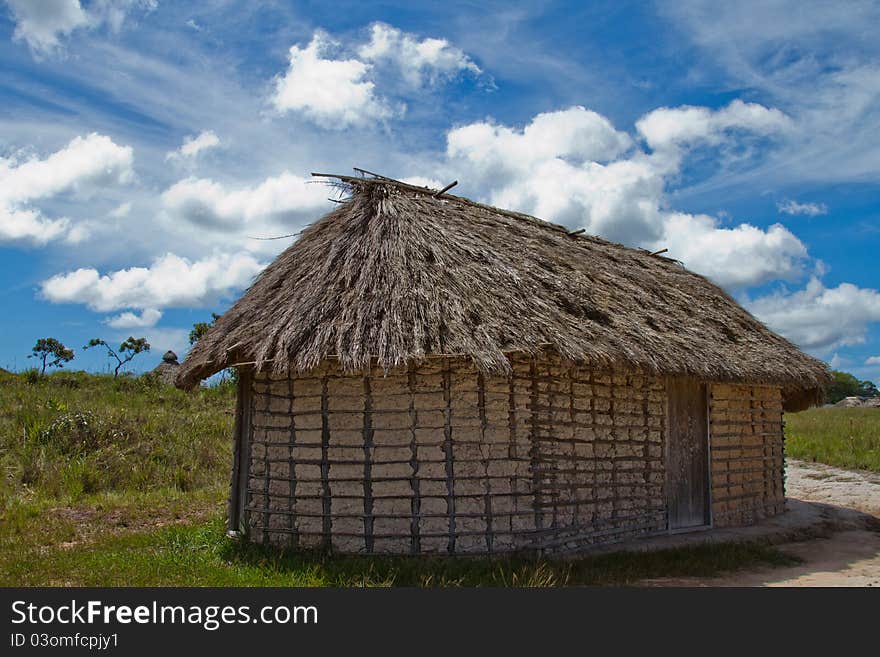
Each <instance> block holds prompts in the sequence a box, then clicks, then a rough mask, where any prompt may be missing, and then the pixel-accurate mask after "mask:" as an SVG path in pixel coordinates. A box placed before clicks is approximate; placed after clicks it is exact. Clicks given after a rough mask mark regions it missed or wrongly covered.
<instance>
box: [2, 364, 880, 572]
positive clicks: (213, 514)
mask: <svg viewBox="0 0 880 657" xmlns="http://www.w3.org/2000/svg"><path fill="white" fill-rule="evenodd" d="M233 408H234V390H233V388H232V387H231V386H229V385H221V386H218V387H215V388H210V389H202V390H199V391H197V392H194V393H191V394H186V393H183V392H181V391H179V390H176V389H173V388H169V387H166V386H162V385H159V384H157V383H155V382H153V381H150V380H149V379H144V378H134V377H124V378H120V379H118V380H114V379H113V378H112V377H109V376H97V375H89V374H85V373H81V372H61V373H56V374H52V375H50V376H46V377H37V376H35V375H33V374H27V373H24V374H8V373H4V372H0V469H2V470H0V471H2V479H0V585H7V586H10V585H49V584H51V585H125V584H130V585H194V586H210V585H214V586H250V585H284V586H290V585H301V586H364V585H366V586H389V585H411V586H477V585H480V586H509V585H514V586H516V585H518V586H564V585H580V584H598V585H610V584H629V583H633V582H636V581H638V580H640V579H644V578H655V577H688V576H712V575H720V574H724V573H727V572H731V571H734V570H737V569H743V568H753V567H756V566H777V565H787V564H791V563H793V561H794V560H793V559H792V558H791V557H789V556H787V555H785V554H783V553H782V552H780V551H779V550H777V549H776V548H773V547H769V546H758V545H739V546H724V545H720V546H719V545H716V546H703V547H695V548H689V549H679V550H667V551H663V552H656V553H653V554H649V555H644V554H640V555H634V554H614V555H605V556H594V557H587V558H582V559H578V560H573V561H547V560H543V561H542V560H529V559H514V560H511V559H481V558H455V559H443V558H433V559H423V558H384V559H378V558H376V559H374V558H351V557H344V558H343V557H329V556H327V555H324V554H319V553H287V554H279V553H277V552H273V551H267V550H262V549H260V548H258V547H256V546H253V545H247V544H241V543H238V542H236V541H234V540H232V539H229V538H227V537H226V536H225V532H224V526H223V520H222V514H223V510H224V506H225V499H226V494H227V482H228V477H229V467H230V463H231V458H232V455H231V452H232V445H231V438H230V436H231V434H232V422H233ZM786 420H787V432H788V446H787V450H788V453H789V454H790V455H791V456H795V457H797V458H805V459H808V460H812V459H815V460H819V461H824V462H827V463H832V464H834V465H840V466H843V467H861V468H871V469H875V470H878V469H880V460H878V423H880V411H876V410H875V411H873V414H872V411H871V410H868V409H830V410H829V409H817V410H813V411H807V412H804V413H799V414H796V415H791V416H787V418H786Z"/></svg>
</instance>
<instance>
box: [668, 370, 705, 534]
mask: <svg viewBox="0 0 880 657" xmlns="http://www.w3.org/2000/svg"><path fill="white" fill-rule="evenodd" d="M667 390H668V396H669V411H668V418H669V422H668V430H667V441H666V490H667V493H666V496H667V507H668V510H669V529H670V530H682V529H689V528H697V527H705V526H707V525H708V524H709V522H710V516H709V418H708V399H707V396H706V386H705V385H704V384H702V383H700V382H699V381H695V380H693V379H669V382H668V386H667Z"/></svg>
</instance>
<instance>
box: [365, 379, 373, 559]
mask: <svg viewBox="0 0 880 657" xmlns="http://www.w3.org/2000/svg"><path fill="white" fill-rule="evenodd" d="M370 376H371V374H367V375H365V376H364V428H363V433H364V546H365V547H366V550H367V554H369V553H371V552H372V551H373V476H372V464H373V390H372V382H371V381H370Z"/></svg>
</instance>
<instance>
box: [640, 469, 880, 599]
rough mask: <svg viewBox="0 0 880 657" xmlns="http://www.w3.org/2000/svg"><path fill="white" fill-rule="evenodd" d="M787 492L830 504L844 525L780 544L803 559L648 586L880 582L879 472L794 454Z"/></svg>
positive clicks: (650, 582)
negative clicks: (796, 562) (824, 534)
mask: <svg viewBox="0 0 880 657" xmlns="http://www.w3.org/2000/svg"><path fill="white" fill-rule="evenodd" d="M786 493H787V495H788V497H790V498H795V499H799V500H804V501H807V502H818V503H821V504H826V505H829V507H828V511H829V514H830V515H831V517H833V519H834V523H835V525H836V526H837V528H838V530H839V531H836V532H834V533H833V534H831V535H830V536H829V537H828V538H814V539H811V540H808V541H799V542H796V543H784V544H782V545H779V546H777V547H779V548H780V549H781V550H782V551H783V552H786V553H788V554H792V555H795V556H798V557H800V558H801V559H803V563H802V564H799V565H797V566H791V567H786V568H767V569H761V570H755V571H749V572H743V573H735V574H732V575H728V576H725V577H716V578H679V579H674V578H663V579H654V580H648V581H645V582H642V583H643V584H645V585H647V586H877V587H880V475H878V474H874V473H866V472H852V471H849V470H841V469H840V468H834V467H831V466H828V465H823V464H821V463H806V462H803V461H795V460H789V462H788V467H787V469H786ZM859 512H861V513H859ZM864 514H870V515H871V516H874V518H869V517H866V516H865V515H864Z"/></svg>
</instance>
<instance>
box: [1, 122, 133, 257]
mask: <svg viewBox="0 0 880 657" xmlns="http://www.w3.org/2000/svg"><path fill="white" fill-rule="evenodd" d="M132 161H133V151H132V149H131V147H130V146H120V145H118V144H116V143H115V142H113V140H112V139H110V138H109V137H107V136H104V135H99V134H96V133H92V134H90V135H88V136H86V137H76V138H74V139H73V140H72V141H71V142H70V143H69V144H68V145H67V146H65V147H64V148H62V149H61V150H59V151H56V152H55V153H52V154H51V155H49V156H48V157H46V158H45V159H39V158H37V157H31V158H29V159H26V160H23V161H20V160H18V159H16V158H14V157H13V158H0V242H4V241H25V242H30V243H31V244H36V245H43V244H46V243H47V242H49V241H51V240H53V239H57V238H59V237H67V238H68V239H69V241H71V242H77V241H81V240H82V239H83V237H84V236H85V233H86V232H87V231H86V229H85V228H83V227H82V226H80V227H77V226H73V224H72V222H71V221H70V220H69V219H67V218H63V217H62V218H58V219H52V218H47V217H45V216H43V214H42V212H41V211H40V210H39V209H37V208H34V207H32V205H33V203H35V202H38V201H40V200H41V199H47V198H50V197H53V196H55V195H57V194H60V193H62V192H66V191H71V190H72V191H82V190H83V189H84V188H85V187H86V186H101V185H117V184H125V183H127V182H130V180H131V179H132V176H133V172H132V168H131V166H132Z"/></svg>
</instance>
